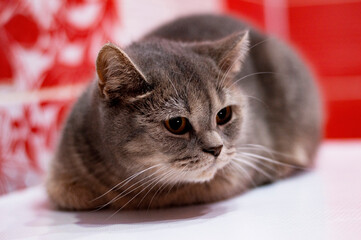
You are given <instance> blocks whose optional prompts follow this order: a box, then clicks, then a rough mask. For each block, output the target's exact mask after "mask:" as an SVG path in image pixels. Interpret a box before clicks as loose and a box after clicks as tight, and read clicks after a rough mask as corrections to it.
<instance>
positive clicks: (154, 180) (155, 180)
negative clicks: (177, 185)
mask: <svg viewBox="0 0 361 240" xmlns="http://www.w3.org/2000/svg"><path fill="white" fill-rule="evenodd" d="M167 173H169V171H168V172H166V174H167ZM162 176H164V175H162ZM152 180H153V181H151V182H150V183H149V184H148V185H147V186H145V187H144V188H143V189H142V190H141V191H139V192H138V193H137V194H135V195H134V196H133V197H132V198H131V199H130V200H129V201H128V202H126V203H125V204H124V205H123V206H122V207H121V208H119V209H118V210H117V211H115V212H114V213H113V214H112V215H110V216H109V217H108V218H107V219H110V218H112V217H113V216H114V215H115V214H117V213H118V212H119V211H121V210H122V209H124V208H125V207H126V206H127V205H128V204H129V203H130V202H131V201H133V200H134V199H135V198H136V197H137V196H138V195H140V194H141V193H142V192H144V191H145V190H147V188H148V187H150V186H151V185H152V184H154V183H155V182H157V180H158V178H157V179H152Z"/></svg>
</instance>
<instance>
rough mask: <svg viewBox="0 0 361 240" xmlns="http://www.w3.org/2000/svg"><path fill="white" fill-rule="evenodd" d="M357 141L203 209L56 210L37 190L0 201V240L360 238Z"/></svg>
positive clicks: (331, 145)
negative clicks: (279, 178) (312, 166)
mask: <svg viewBox="0 0 361 240" xmlns="http://www.w3.org/2000/svg"><path fill="white" fill-rule="evenodd" d="M360 183H361V142H360V141H359V142H328V143H326V144H324V145H323V146H322V148H321V150H320V153H319V156H318V158H317V163H316V167H315V169H314V170H313V171H310V172H307V173H304V174H301V175H299V176H296V177H293V178H290V179H287V180H283V181H279V182H277V183H275V184H272V185H268V186H264V187H260V188H257V189H255V190H252V191H249V192H248V193H246V194H243V195H241V196H238V197H236V198H233V199H230V200H227V201H223V202H219V203H215V204H209V205H201V206H193V207H185V208H177V209H169V210H159V211H143V212H139V211H138V212H120V213H118V214H116V215H114V216H113V217H112V218H110V219H109V216H111V215H112V213H113V212H114V211H102V212H57V211H53V210H51V209H49V207H48V204H47V198H46V195H45V193H44V190H43V188H42V186H39V187H35V188H30V189H28V190H25V191H21V192H17V193H13V194H9V195H7V196H4V197H2V198H0V213H1V214H0V239H7V240H11V239H61V240H64V239H66V240H68V239H87V240H88V239H157V240H160V239H167V240H169V239H172V240H173V239H182V240H184V239H197V240H198V239H207V240H209V239H222V240H223V239H224V240H226V239H247V240H248V239H277V240H280V239H307V240H308V239H317V240H319V239H361V187H360Z"/></svg>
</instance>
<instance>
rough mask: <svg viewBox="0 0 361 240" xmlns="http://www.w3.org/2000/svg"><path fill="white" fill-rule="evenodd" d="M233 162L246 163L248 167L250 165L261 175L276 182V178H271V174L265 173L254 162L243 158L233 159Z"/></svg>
mask: <svg viewBox="0 0 361 240" xmlns="http://www.w3.org/2000/svg"><path fill="white" fill-rule="evenodd" d="M233 160H235V161H238V162H241V163H244V164H246V165H248V166H249V167H251V168H253V169H254V170H256V171H258V172H259V173H262V174H263V175H264V176H266V177H268V178H269V179H270V180H274V177H273V176H271V175H270V174H269V173H267V172H265V171H264V170H263V169H262V168H260V167H258V166H257V165H255V164H254V163H252V162H249V161H246V160H245V159H243V158H236V157H235V158H233Z"/></svg>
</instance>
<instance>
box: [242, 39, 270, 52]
mask: <svg viewBox="0 0 361 240" xmlns="http://www.w3.org/2000/svg"><path fill="white" fill-rule="evenodd" d="M269 40H271V38H266V39H265V40H263V41H260V42H258V43H255V44H254V45H253V46H251V47H250V48H249V49H248V51H251V50H252V48H255V47H257V46H258V45H260V44H262V43H265V42H267V41H269Z"/></svg>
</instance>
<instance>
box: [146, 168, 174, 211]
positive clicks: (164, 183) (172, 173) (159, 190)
mask: <svg viewBox="0 0 361 240" xmlns="http://www.w3.org/2000/svg"><path fill="white" fill-rule="evenodd" d="M174 174H175V171H171V172H170V175H169V176H166V178H168V179H170V178H169V177H171V176H174ZM166 184H167V181H164V182H163V184H162V185H161V186H160V187H159V188H158V189H157V191H156V192H155V193H154V195H153V197H152V198H151V199H150V201H149V204H148V209H149V208H150V206H151V205H152V202H153V199H154V198H155V196H156V195H157V193H158V192H161V190H162V189H163V187H165V186H166Z"/></svg>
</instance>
